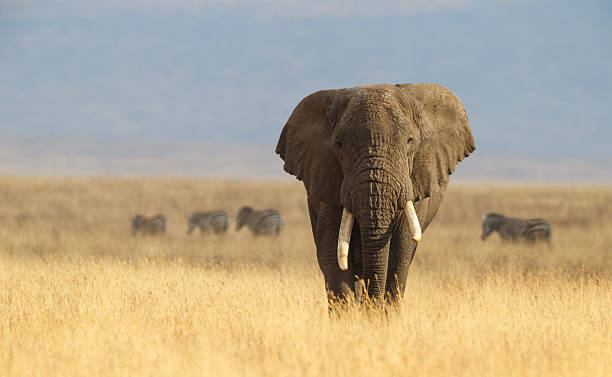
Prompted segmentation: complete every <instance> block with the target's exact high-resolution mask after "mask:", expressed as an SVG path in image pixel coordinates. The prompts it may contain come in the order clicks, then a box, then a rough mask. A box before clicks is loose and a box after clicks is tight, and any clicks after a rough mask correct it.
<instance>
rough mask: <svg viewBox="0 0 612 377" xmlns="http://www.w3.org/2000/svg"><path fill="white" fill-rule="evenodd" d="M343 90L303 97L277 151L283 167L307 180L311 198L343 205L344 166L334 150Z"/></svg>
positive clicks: (302, 179)
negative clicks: (333, 137) (341, 165)
mask: <svg viewBox="0 0 612 377" xmlns="http://www.w3.org/2000/svg"><path fill="white" fill-rule="evenodd" d="M339 100H340V90H322V91H319V92H316V93H313V94H311V95H309V96H308V97H306V98H304V99H303V100H302V101H301V102H300V103H299V104H298V105H297V107H296V108H295V109H294V110H293V113H292V114H291V116H290V117H289V120H288V121H287V123H286V124H285V127H283V131H282V132H281V135H280V138H279V139H278V144H277V145H276V153H277V154H278V155H279V156H280V157H281V158H282V159H283V160H284V161H285V165H284V169H285V171H286V172H287V173H289V174H292V175H294V176H295V177H296V178H297V179H299V180H301V181H303V182H304V186H305V187H306V192H307V193H308V196H309V198H312V199H315V200H319V201H322V202H324V203H326V204H329V205H334V206H339V205H340V194H339V193H340V185H341V182H342V178H343V173H342V169H341V168H340V164H339V163H338V159H337V157H336V155H335V153H334V151H333V141H332V132H333V130H334V127H335V124H336V119H337V114H338V107H339Z"/></svg>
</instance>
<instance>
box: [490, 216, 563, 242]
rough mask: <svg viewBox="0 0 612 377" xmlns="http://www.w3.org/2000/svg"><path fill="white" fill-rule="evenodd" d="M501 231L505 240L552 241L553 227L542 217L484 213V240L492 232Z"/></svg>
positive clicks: (500, 233) (500, 234)
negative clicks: (522, 217)
mask: <svg viewBox="0 0 612 377" xmlns="http://www.w3.org/2000/svg"><path fill="white" fill-rule="evenodd" d="M495 231H497V232H499V236H500V237H501V239H502V240H503V241H525V242H527V243H534V242H536V241H539V240H545V241H546V242H548V243H550V236H551V233H552V227H551V226H550V224H549V223H548V222H546V221H545V220H542V219H528V220H522V219H514V218H511V217H505V216H503V215H499V214H497V213H489V214H488V215H482V236H481V239H482V240H483V241H484V240H485V239H486V238H487V237H488V236H489V235H490V234H491V233H493V232H495Z"/></svg>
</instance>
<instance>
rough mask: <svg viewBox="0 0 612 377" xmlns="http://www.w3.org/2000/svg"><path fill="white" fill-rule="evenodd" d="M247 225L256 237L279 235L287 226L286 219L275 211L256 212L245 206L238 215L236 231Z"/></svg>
mask: <svg viewBox="0 0 612 377" xmlns="http://www.w3.org/2000/svg"><path fill="white" fill-rule="evenodd" d="M245 225H246V226H247V227H248V228H249V229H250V230H251V233H253V234H254V235H255V236H271V235H278V234H279V233H280V231H281V229H282V228H283V226H284V225H285V218H284V217H283V215H281V214H280V212H278V211H277V210H275V209H266V210H263V211H255V210H254V209H253V208H251V207H248V206H245V207H242V208H240V209H239V210H238V214H237V215H236V231H239V230H240V228H242V227H243V226H245Z"/></svg>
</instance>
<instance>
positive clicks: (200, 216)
mask: <svg viewBox="0 0 612 377" xmlns="http://www.w3.org/2000/svg"><path fill="white" fill-rule="evenodd" d="M187 226H188V227H189V228H188V229H187V234H191V232H193V230H194V229H195V228H196V227H198V228H200V233H201V234H202V233H208V232H213V233H215V234H221V233H225V232H227V228H228V227H229V216H227V213H225V212H224V211H211V212H194V213H192V214H191V215H190V216H189V217H188V218H187Z"/></svg>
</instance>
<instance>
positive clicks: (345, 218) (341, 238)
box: [338, 208, 354, 271]
mask: <svg viewBox="0 0 612 377" xmlns="http://www.w3.org/2000/svg"><path fill="white" fill-rule="evenodd" d="M353 220H354V217H353V215H352V214H351V213H350V212H349V211H348V210H347V209H346V208H344V209H343V210H342V220H341V221H340V232H339V233H338V266H340V269H341V270H342V271H346V270H348V254H349V245H350V243H351V231H352V230H353Z"/></svg>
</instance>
